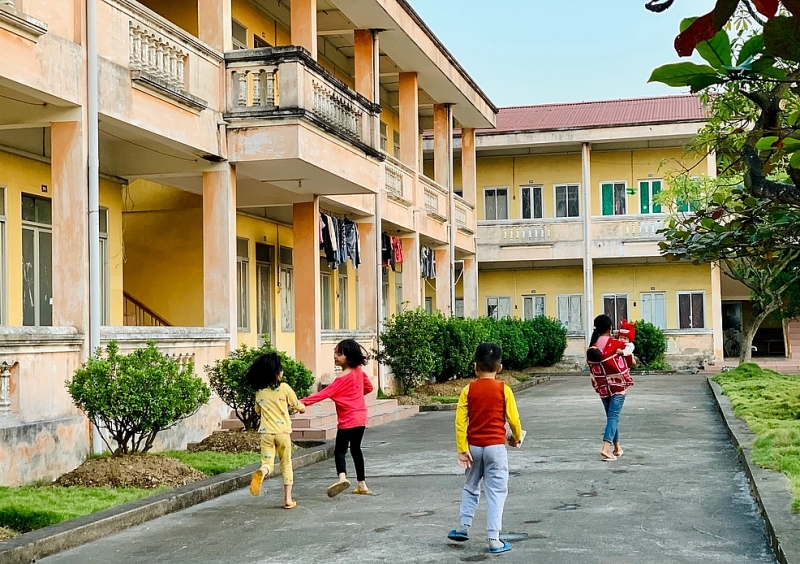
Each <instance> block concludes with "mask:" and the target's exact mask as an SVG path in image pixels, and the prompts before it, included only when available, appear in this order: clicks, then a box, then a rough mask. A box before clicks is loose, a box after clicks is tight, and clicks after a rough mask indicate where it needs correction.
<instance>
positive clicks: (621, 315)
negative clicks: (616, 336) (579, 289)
mask: <svg viewBox="0 0 800 564" xmlns="http://www.w3.org/2000/svg"><path fill="white" fill-rule="evenodd" d="M603 313H605V314H606V315H607V316H609V317H610V318H611V321H612V322H613V323H614V327H615V328H617V329H619V325H620V322H621V321H622V320H623V319H628V294H606V295H604V296H603Z"/></svg>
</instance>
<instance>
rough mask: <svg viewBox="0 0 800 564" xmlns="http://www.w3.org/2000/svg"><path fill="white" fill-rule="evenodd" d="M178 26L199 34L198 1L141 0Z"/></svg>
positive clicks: (140, 0) (195, 34)
mask: <svg viewBox="0 0 800 564" xmlns="http://www.w3.org/2000/svg"><path fill="white" fill-rule="evenodd" d="M139 2H141V3H142V4H144V5H145V6H147V7H148V8H150V9H151V10H153V11H154V12H156V13H157V14H159V15H161V16H164V17H165V18H167V19H168V20H169V21H171V22H172V23H174V24H175V25H177V26H178V27H180V28H182V29H184V30H186V31H188V32H189V33H191V34H192V35H194V36H195V37H196V36H197V2H196V1H191V2H185V1H184V0H139Z"/></svg>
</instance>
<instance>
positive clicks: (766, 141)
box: [756, 135, 778, 151]
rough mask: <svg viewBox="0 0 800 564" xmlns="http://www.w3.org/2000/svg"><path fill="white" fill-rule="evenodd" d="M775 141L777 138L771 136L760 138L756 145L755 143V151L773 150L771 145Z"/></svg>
mask: <svg viewBox="0 0 800 564" xmlns="http://www.w3.org/2000/svg"><path fill="white" fill-rule="evenodd" d="M777 141H778V138H777V137H775V136H773V135H770V136H767V137H762V138H761V139H759V140H758V143H756V149H758V150H759V151H770V150H772V149H773V148H774V147H773V146H772V145H773V144H775V142H777Z"/></svg>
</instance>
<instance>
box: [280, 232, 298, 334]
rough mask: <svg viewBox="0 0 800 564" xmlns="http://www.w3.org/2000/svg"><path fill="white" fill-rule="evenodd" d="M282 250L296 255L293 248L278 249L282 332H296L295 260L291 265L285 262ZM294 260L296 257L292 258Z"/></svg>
mask: <svg viewBox="0 0 800 564" xmlns="http://www.w3.org/2000/svg"><path fill="white" fill-rule="evenodd" d="M282 249H286V251H287V252H288V253H289V254H290V255H293V254H294V250H293V249H292V248H291V247H278V256H277V258H276V260H277V261H278V262H279V263H280V288H279V290H280V298H281V331H282V332H284V333H292V332H294V266H293V265H294V260H292V261H291V262H290V263H286V262H283V256H282V255H283V252H282ZM291 258H292V259H294V257H293V256H292V257H291Z"/></svg>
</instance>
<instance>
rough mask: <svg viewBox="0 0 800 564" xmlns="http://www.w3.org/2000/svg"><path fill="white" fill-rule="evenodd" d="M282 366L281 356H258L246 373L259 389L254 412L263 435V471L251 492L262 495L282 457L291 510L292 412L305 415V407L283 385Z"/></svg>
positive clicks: (286, 504)
mask: <svg viewBox="0 0 800 564" xmlns="http://www.w3.org/2000/svg"><path fill="white" fill-rule="evenodd" d="M282 378H283V367H282V366H281V357H280V356H279V355H278V353H274V352H272V353H267V354H263V355H261V356H259V357H258V358H257V359H256V360H255V362H253V364H252V366H250V368H249V369H248V370H247V374H246V375H245V380H246V382H247V383H248V385H249V386H250V387H251V388H253V389H254V390H256V400H255V410H256V413H257V414H259V415H261V424H260V425H259V427H258V432H259V433H261V468H259V469H258V470H256V472H255V474H253V477H252V479H251V480H250V493H251V494H253V495H258V494H259V493H261V484H262V482H263V481H264V478H266V477H267V476H269V474H270V472H272V469H273V468H274V467H275V454H276V453H277V454H278V456H280V458H281V474H283V494H284V495H283V508H284V509H292V508H293V507H295V506H296V505H297V502H296V501H295V500H293V499H292V484H293V483H294V475H293V473H292V439H291V436H292V420H291V419H290V418H289V410H290V409H292V410H294V411H300V412H303V411H305V410H306V408H305V406H303V404H301V403H300V402H299V401H298V400H297V395H295V393H294V390H292V388H291V387H290V386H289V385H288V384H285V383H283V382H281V379H282Z"/></svg>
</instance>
